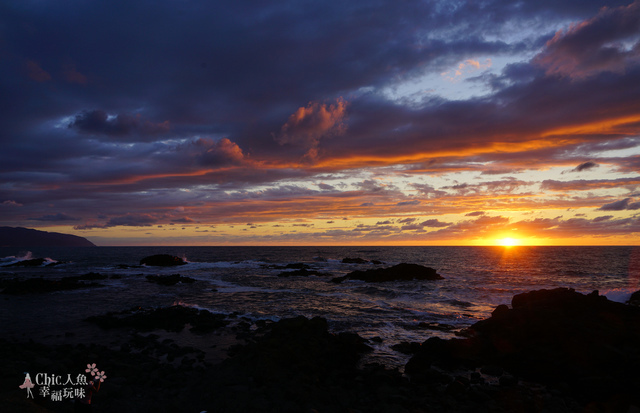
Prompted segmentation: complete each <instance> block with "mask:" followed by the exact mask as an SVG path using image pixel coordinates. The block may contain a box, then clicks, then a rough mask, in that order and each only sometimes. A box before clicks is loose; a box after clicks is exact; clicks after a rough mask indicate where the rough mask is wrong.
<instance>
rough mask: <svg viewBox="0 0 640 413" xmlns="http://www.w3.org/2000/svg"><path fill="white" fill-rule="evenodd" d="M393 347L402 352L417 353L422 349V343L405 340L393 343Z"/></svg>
mask: <svg viewBox="0 0 640 413" xmlns="http://www.w3.org/2000/svg"><path fill="white" fill-rule="evenodd" d="M391 348H392V349H393V350H395V351H397V352H400V353H402V354H415V353H417V352H418V351H420V343H416V342H408V341H403V342H401V343H398V344H394V345H392V346H391Z"/></svg>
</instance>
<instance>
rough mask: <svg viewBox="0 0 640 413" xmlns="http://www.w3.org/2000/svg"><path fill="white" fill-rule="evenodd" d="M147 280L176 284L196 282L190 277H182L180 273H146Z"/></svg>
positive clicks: (162, 283) (163, 283) (161, 283)
mask: <svg viewBox="0 0 640 413" xmlns="http://www.w3.org/2000/svg"><path fill="white" fill-rule="evenodd" d="M145 278H146V279H147V281H149V282H153V283H156V284H160V285H176V284H177V283H182V284H191V283H194V282H196V280H195V279H193V278H191V277H183V276H182V275H180V274H171V275H147V276H146V277H145Z"/></svg>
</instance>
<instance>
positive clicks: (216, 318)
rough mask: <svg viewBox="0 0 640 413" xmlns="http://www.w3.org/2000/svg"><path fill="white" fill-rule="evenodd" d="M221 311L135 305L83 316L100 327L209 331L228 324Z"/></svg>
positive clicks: (175, 306) (176, 306)
mask: <svg viewBox="0 0 640 413" xmlns="http://www.w3.org/2000/svg"><path fill="white" fill-rule="evenodd" d="M225 318H226V317H225V316H224V315H222V314H213V313H211V312H209V311H207V310H198V309H197V308H190V307H184V306H180V305H174V306H171V307H164V308H156V309H143V308H140V307H135V308H133V309H131V310H127V311H122V312H117V313H114V312H109V313H107V314H104V315H99V316H92V317H88V318H86V319H85V321H88V322H90V323H94V324H96V325H98V326H99V327H101V328H104V329H111V328H122V327H129V328H135V329H136V330H138V331H151V330H155V329H163V330H166V331H173V332H180V331H182V330H183V329H184V327H185V325H186V324H190V325H191V326H192V327H191V331H192V332H194V333H208V332H211V331H213V330H215V329H218V328H221V327H224V326H226V325H227V324H228V321H226V320H225Z"/></svg>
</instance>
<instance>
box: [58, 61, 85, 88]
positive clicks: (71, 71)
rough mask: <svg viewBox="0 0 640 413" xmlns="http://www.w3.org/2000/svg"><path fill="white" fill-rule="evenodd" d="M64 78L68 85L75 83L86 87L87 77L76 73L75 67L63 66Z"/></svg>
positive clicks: (72, 65) (71, 65) (70, 65)
mask: <svg viewBox="0 0 640 413" xmlns="http://www.w3.org/2000/svg"><path fill="white" fill-rule="evenodd" d="M63 73H64V78H65V80H66V81H67V82H69V83H76V84H79V85H86V84H87V83H88V81H89V80H88V79H87V76H85V75H83V74H82V73H80V72H78V70H77V69H76V65H74V64H65V65H64V67H63Z"/></svg>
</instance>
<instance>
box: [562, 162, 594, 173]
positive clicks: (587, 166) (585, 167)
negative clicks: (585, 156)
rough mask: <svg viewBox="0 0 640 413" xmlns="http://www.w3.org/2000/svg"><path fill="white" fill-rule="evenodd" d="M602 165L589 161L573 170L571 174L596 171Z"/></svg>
mask: <svg viewBox="0 0 640 413" xmlns="http://www.w3.org/2000/svg"><path fill="white" fill-rule="evenodd" d="M599 166H600V165H598V164H597V163H595V162H593V161H587V162H583V163H581V164H580V165H578V166H576V167H575V168H573V169H572V170H570V171H569V172H582V171H589V170H591V169H595V168H597V167H599Z"/></svg>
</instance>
